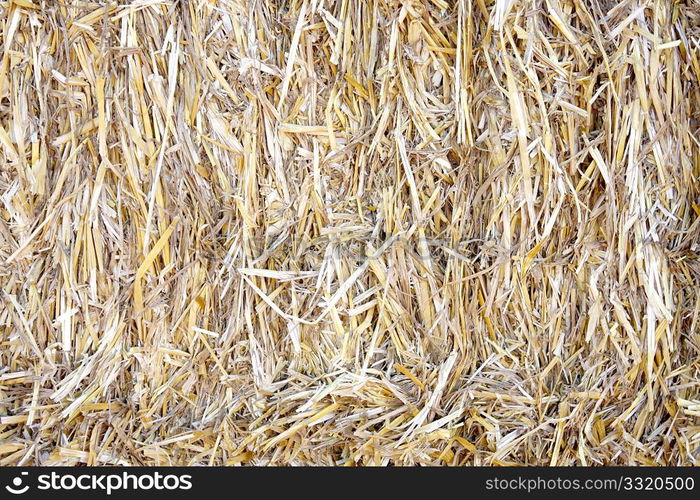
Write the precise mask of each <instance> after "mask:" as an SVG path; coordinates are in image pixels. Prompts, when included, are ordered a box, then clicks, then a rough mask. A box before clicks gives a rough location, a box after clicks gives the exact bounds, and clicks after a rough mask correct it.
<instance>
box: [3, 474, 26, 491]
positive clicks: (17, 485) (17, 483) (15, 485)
mask: <svg viewBox="0 0 700 500" xmlns="http://www.w3.org/2000/svg"><path fill="white" fill-rule="evenodd" d="M28 475H29V473H28V472H22V473H21V474H20V476H18V477H16V478H14V479H13V480H12V486H9V485H8V486H5V489H6V490H7V491H9V492H10V493H12V494H13V495H21V494H23V493H26V492H27V490H28V489H29V485H25V486H24V487H22V476H28Z"/></svg>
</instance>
